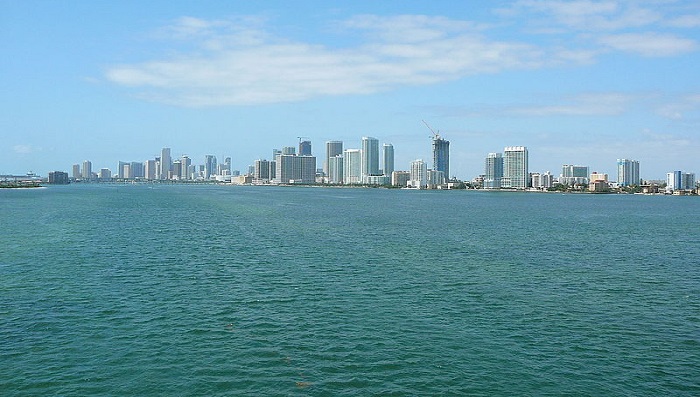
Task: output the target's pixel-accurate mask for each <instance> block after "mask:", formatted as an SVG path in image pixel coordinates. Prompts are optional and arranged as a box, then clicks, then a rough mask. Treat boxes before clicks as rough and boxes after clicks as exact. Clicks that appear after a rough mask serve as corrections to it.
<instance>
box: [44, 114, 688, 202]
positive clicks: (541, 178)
mask: <svg viewBox="0 0 700 397" xmlns="http://www.w3.org/2000/svg"><path fill="white" fill-rule="evenodd" d="M426 125H427V124H426ZM428 128H430V127H428ZM431 132H432V133H433V136H432V154H433V159H432V168H429V167H428V164H427V163H426V162H425V161H423V160H422V159H417V160H414V161H412V162H411V163H410V164H409V167H408V169H407V170H396V169H395V165H394V146H393V145H392V144H390V143H383V144H381V145H380V142H379V140H378V139H377V138H374V137H369V136H365V137H362V139H361V141H360V145H359V147H356V148H345V147H344V143H343V142H342V141H336V140H332V141H327V142H326V143H325V152H326V153H325V154H326V155H325V159H324V161H323V164H322V166H321V168H317V165H318V164H317V160H316V157H315V156H314V155H313V154H312V150H311V141H309V140H305V139H304V137H299V145H298V147H294V146H285V147H282V149H281V150H280V149H273V150H272V157H271V160H267V159H258V160H255V162H254V164H253V165H250V166H248V170H247V171H246V172H243V173H241V172H240V171H238V170H232V168H231V158H230V157H225V159H224V162H223V163H219V162H217V158H216V156H214V155H206V156H205V158H204V163H203V164H200V165H195V164H193V163H192V160H191V159H190V158H189V157H188V156H186V155H183V156H181V157H180V158H173V157H172V156H171V151H170V148H163V149H162V150H161V153H160V156H157V157H155V158H153V159H150V160H146V161H144V162H125V161H120V162H119V163H118V166H117V172H116V173H114V174H113V173H112V171H111V170H110V169H108V168H102V169H100V170H99V171H97V172H94V171H93V170H92V163H91V162H90V161H87V160H86V161H84V162H83V163H82V166H81V164H75V165H73V170H72V176H71V177H69V175H68V174H67V173H65V172H61V171H54V172H52V173H50V174H49V179H48V181H49V183H56V184H61V183H67V182H69V181H70V180H74V181H110V180H115V179H116V180H139V179H141V180H154V181H157V180H162V181H217V182H225V183H233V184H254V185H268V184H276V185H281V184H283V185H288V184H305V185H308V184H329V185H365V186H367V185H369V186H394V187H402V188H414V189H442V188H450V187H452V186H454V185H455V184H460V181H458V180H457V179H456V178H454V177H452V178H450V177H449V175H450V142H449V141H448V140H445V139H443V138H442V137H441V136H440V135H439V134H438V133H436V132H435V131H433V130H432V129H431ZM659 184H661V186H662V187H663V184H662V183H661V182H660V183H659ZM659 184H650V183H647V184H644V183H643V182H642V180H641V179H640V176H639V161H636V160H630V159H618V160H617V181H615V182H613V181H610V180H609V177H608V174H605V173H598V172H595V171H594V172H590V169H589V167H588V166H583V165H573V164H564V165H562V170H561V173H560V174H559V176H555V175H554V174H552V173H551V172H550V171H546V172H530V170H529V157H528V149H527V147H525V146H508V147H505V148H504V149H503V153H488V154H487V156H486V159H485V162H484V174H483V175H479V176H478V177H477V178H475V179H474V180H473V181H472V184H471V185H472V187H475V188H483V189H489V190H495V189H507V190H552V189H566V190H577V191H584V190H588V191H591V192H608V191H611V190H612V189H627V191H630V190H629V189H631V188H634V189H636V190H634V191H642V192H645V193H659V190H660V188H659ZM661 192H663V193H666V194H688V193H690V192H697V186H696V181H695V174H693V173H684V172H682V171H673V172H669V173H668V174H667V178H666V183H665V190H664V189H663V188H661Z"/></svg>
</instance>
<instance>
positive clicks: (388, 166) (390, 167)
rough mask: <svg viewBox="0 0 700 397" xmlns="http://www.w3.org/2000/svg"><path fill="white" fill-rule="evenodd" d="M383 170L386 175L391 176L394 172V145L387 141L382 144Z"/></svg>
mask: <svg viewBox="0 0 700 397" xmlns="http://www.w3.org/2000/svg"><path fill="white" fill-rule="evenodd" d="M382 159H383V162H382V172H383V173H384V175H386V176H391V173H392V172H394V145H392V144H391V143H385V144H384V145H382Z"/></svg>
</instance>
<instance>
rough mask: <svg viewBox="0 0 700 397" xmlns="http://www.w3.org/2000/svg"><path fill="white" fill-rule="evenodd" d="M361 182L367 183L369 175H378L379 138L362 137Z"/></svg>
mask: <svg viewBox="0 0 700 397" xmlns="http://www.w3.org/2000/svg"><path fill="white" fill-rule="evenodd" d="M361 166H362V182H363V183H367V181H366V180H367V177H368V176H370V175H379V140H378V139H377V138H372V137H368V136H365V137H362V163H361Z"/></svg>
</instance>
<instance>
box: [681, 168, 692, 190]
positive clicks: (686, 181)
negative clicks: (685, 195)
mask: <svg viewBox="0 0 700 397" xmlns="http://www.w3.org/2000/svg"><path fill="white" fill-rule="evenodd" d="M681 187H682V189H683V190H693V189H695V174H694V173H692V172H686V173H684V174H683V175H681Z"/></svg>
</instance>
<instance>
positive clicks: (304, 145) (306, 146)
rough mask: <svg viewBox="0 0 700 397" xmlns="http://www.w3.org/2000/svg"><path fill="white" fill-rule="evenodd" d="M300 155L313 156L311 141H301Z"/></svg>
mask: <svg viewBox="0 0 700 397" xmlns="http://www.w3.org/2000/svg"><path fill="white" fill-rule="evenodd" d="M299 156H311V141H299Z"/></svg>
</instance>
